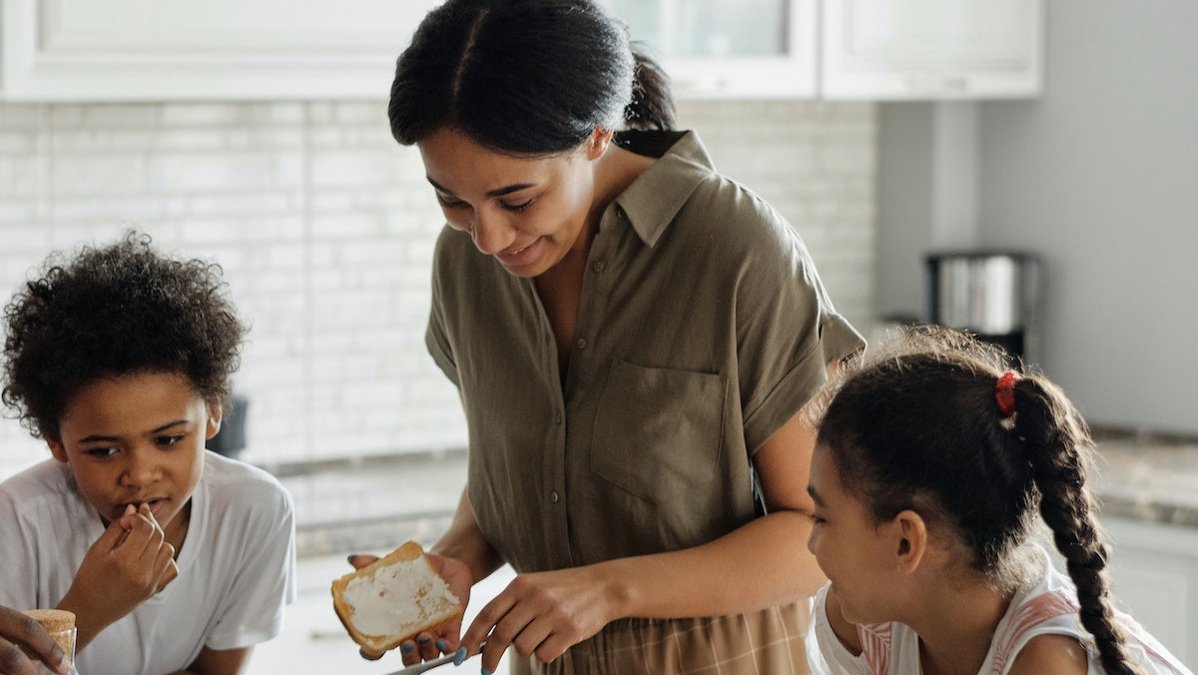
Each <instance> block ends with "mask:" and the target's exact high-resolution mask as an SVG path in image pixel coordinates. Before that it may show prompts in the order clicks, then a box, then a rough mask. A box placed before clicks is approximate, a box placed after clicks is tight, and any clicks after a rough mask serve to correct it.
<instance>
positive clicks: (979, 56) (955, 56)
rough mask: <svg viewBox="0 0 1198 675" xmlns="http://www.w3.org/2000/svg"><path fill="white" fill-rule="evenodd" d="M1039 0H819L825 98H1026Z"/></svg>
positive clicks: (1038, 76)
mask: <svg viewBox="0 0 1198 675" xmlns="http://www.w3.org/2000/svg"><path fill="white" fill-rule="evenodd" d="M1043 33H1044V6H1043V0H823V4H822V17H821V33H820V34H821V37H822V48H821V59H820V94H821V96H823V97H824V98H827V99H871V100H901V99H980V98H1007V97H1032V96H1036V95H1038V94H1039V93H1040V91H1041V88H1042V72H1043V63H1042V61H1043V51H1044V36H1043Z"/></svg>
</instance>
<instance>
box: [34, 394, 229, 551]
mask: <svg viewBox="0 0 1198 675" xmlns="http://www.w3.org/2000/svg"><path fill="white" fill-rule="evenodd" d="M219 429H220V408H219V406H215V407H213V409H210V408H209V406H208V405H207V403H206V402H205V401H204V398H203V397H202V396H201V395H200V394H199V392H197V391H196V390H195V388H194V387H192V385H191V382H190V380H188V378H187V377H185V376H183V375H180V374H177V373H134V374H129V375H122V376H120V377H117V378H113V379H107V378H105V379H99V380H95V381H93V382H89V383H86V384H84V385H83V386H81V387H79V388H78V389H77V390H76V391H75V392H74V393H73V394H72V395H71V396H70V398H69V399H67V404H66V409H65V411H64V413H63V416H62V419H61V420H59V425H58V440H51V441H50V442H49V445H50V450H51V452H52V453H53V454H54V458H55V459H57V460H58V461H60V462H66V463H68V464H69V465H70V467H71V472H72V473H73V474H74V476H75V482H76V483H77V484H78V487H79V491H80V492H81V493H82V494H83V496H84V498H86V499H87V501H88V502H89V503H91V505H92V506H93V507H95V509H96V511H97V512H98V513H99V514H100V517H101V518H103V519H104V521H105V522H106V523H107V522H111V521H114V520H117V519H119V518H120V517H121V514H122V513H124V512H125V508H126V507H127V506H128V505H129V504H133V505H134V507H135V508H136V507H138V506H140V505H141V504H142V503H145V504H147V505H148V506H149V507H150V510H151V511H153V513H154V517H155V519H156V520H157V521H158V523H159V525H161V527H162V529H163V530H164V531H165V532H166V535H167V540H168V541H171V542H172V543H174V544H175V545H176V548H177V547H178V544H179V543H181V538H182V532H184V531H185V528H186V526H187V520H188V516H189V513H190V510H189V509H187V508H186V507H187V506H188V503H189V500H190V499H191V494H192V492H193V491H195V487H196V484H198V483H199V480H200V474H201V472H202V471H203V468H204V441H205V440H206V439H208V438H211V437H212V436H214V435H215V434H216V432H217V431H218V430H219ZM180 514H183V515H182V517H180ZM172 535H174V536H172ZM176 539H177V540H179V541H173V540H176Z"/></svg>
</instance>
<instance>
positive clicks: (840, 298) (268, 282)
mask: <svg viewBox="0 0 1198 675" xmlns="http://www.w3.org/2000/svg"><path fill="white" fill-rule="evenodd" d="M679 114H680V121H681V123H683V124H684V125H686V126H693V127H694V128H697V129H699V130H700V132H701V135H702V137H703V139H704V141H705V142H706V144H707V146H708V149H709V150H710V151H711V154H712V156H713V157H714V159H715V161H716V163H717V166H718V167H720V168H721V169H722V170H723V171H724V172H725V173H727V174H728V175H730V176H732V177H734V178H737V179H740V180H741V181H743V182H744V183H746V184H747V185H749V186H751V187H752V188H753V189H755V190H756V191H757V192H758V193H760V194H761V195H762V196H763V197H765V198H766V199H768V200H770V201H771V202H773V203H774V204H775V206H777V208H778V209H779V210H780V211H781V212H782V213H783V215H785V216H786V217H788V218H789V219H790V220H791V221H792V222H793V223H794V224H795V226H796V227H797V228H798V229H799V231H800V232H801V233H802V234H803V236H804V237H805V239H806V240H807V242H808V245H809V246H810V248H811V251H812V254H813V255H814V257H815V259H816V261H817V263H818V264H819V266H820V270H821V272H822V273H823V276H824V279H825V282H826V283H827V285H828V288H829V290H830V292H831V294H832V297H833V298H834V299H835V301H836V302H837V306H838V308H839V309H840V310H841V311H842V312H843V313H845V314H846V315H847V316H848V317H849V318H850V319H851V320H855V321H858V322H861V321H864V320H865V319H867V318H868V317H871V316H873V314H874V304H873V293H874V282H873V270H874V243H873V238H874V180H875V163H874V151H875V143H876V138H875V110H874V106H872V105H869V104H836V105H827V104H818V103H801V102H788V103H741V102H721V103H686V104H683V105H681V106H680V110H679ZM442 222H443V220H442V218H441V216H440V214H439V211H438V209H437V207H436V203H435V201H434V200H433V198H432V194H431V189H430V188H429V187H428V184H427V182H426V181H425V179H424V171H423V166H422V165H421V162H420V159H419V156H418V155H417V153H416V152H415V151H414V150H412V149H405V148H400V147H399V146H397V145H396V144H395V142H394V141H393V140H392V139H391V137H390V132H389V130H388V127H387V123H386V118H385V103H384V102H383V101H377V102H362V103H327V102H312V103H263V104H142V105H6V104H0V302H7V299H8V297H9V295H10V294H11V292H12V291H13V290H14V289H15V288H16V287H17V286H18V284H19V283H20V282H21V281H22V280H23V279H24V278H25V277H26V275H27V272H28V271H29V270H30V269H31V268H34V267H35V266H37V265H38V264H39V263H40V261H41V260H42V259H43V257H44V256H45V255H46V253H48V252H49V251H50V250H51V249H52V248H66V249H72V248H74V247H75V246H76V245H78V244H80V243H82V242H87V241H95V240H101V241H110V240H112V239H114V238H115V237H116V236H118V235H119V233H120V232H121V230H122V229H123V228H124V227H125V226H127V225H132V226H136V227H138V228H139V229H141V230H143V231H146V232H149V233H150V234H152V235H153V236H154V238H155V240H156V241H157V242H158V243H159V244H160V245H162V246H163V247H165V248H167V249H171V250H176V251H178V252H180V253H183V254H187V255H198V256H202V257H207V258H212V259H215V260H216V261H218V262H220V263H221V264H222V265H223V266H224V268H225V270H226V275H225V276H226V279H227V281H228V282H229V284H230V287H231V290H232V294H233V297H234V299H235V300H236V302H237V303H238V305H239V307H240V309H241V310H242V312H243V313H244V315H245V316H246V317H247V318H248V319H249V320H250V321H251V322H252V324H253V327H252V330H251V333H250V339H249V343H248V345H247V347H246V351H245V355H244V358H243V365H242V368H241V371H240V373H239V374H238V375H237V377H236V381H235V384H236V388H237V389H239V390H241V391H242V392H244V393H246V394H247V395H248V396H249V397H250V399H251V403H250V406H251V407H250V419H249V427H248V430H247V431H248V433H249V448H248V449H247V452H246V455H245V458H246V459H248V460H250V461H254V462H260V463H271V462H285V461H303V460H314V459H324V458H336V457H346V456H356V455H369V454H384V453H391V452H408V451H421V450H435V449H440V448H446V447H460V446H461V445H462V444H463V443H464V441H465V434H464V430H463V427H462V420H461V414H460V411H459V408H458V402H457V398H456V393H455V392H454V391H453V388H452V387H451V386H450V385H449V384H448V383H447V381H446V380H445V378H444V377H443V376H442V375H441V374H440V372H439V371H437V369H436V368H435V367H434V366H433V364H432V361H431V359H430V358H429V357H428V355H427V352H426V350H425V347H424V343H423V336H424V327H425V322H426V319H427V315H428V278H429V269H430V268H429V263H430V256H431V251H432V244H433V240H434V238H435V237H436V234H437V232H438V230H439V227H440V224H441V223H442ZM45 456H47V453H46V451H45V450H44V449H43V447H41V446H39V444H38V443H36V442H35V441H34V440H33V439H31V438H30V437H29V436H28V435H27V434H25V433H24V431H23V430H21V429H20V428H19V427H18V425H17V423H16V422H15V421H12V420H0V479H2V478H3V477H4V476H6V475H8V474H10V473H12V472H13V471H15V470H16V469H17V468H19V467H21V466H25V465H28V464H29V463H31V462H33V461H36V460H38V459H40V458H43V457H45Z"/></svg>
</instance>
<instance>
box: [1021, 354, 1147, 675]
mask: <svg viewBox="0 0 1198 675" xmlns="http://www.w3.org/2000/svg"><path fill="white" fill-rule="evenodd" d="M1014 389H1015V429H1014V432H1015V434H1016V435H1017V436H1018V437H1019V439H1020V440H1021V442H1022V443H1023V444H1024V447H1025V449H1026V452H1027V459H1028V462H1029V463H1030V464H1031V467H1032V476H1033V480H1034V481H1035V483H1036V487H1037V489H1038V490H1039V492H1040V515H1041V516H1042V517H1043V518H1044V521H1045V522H1046V523H1047V524H1048V526H1049V528H1051V529H1052V533H1053V539H1054V541H1055V542H1056V546H1057V549H1058V550H1059V551H1060V552H1061V554H1062V555H1063V556H1064V557H1065V561H1066V566H1067V568H1068V570H1069V576H1070V577H1071V578H1072V579H1073V583H1074V584H1075V585H1076V586H1077V597H1078V603H1079V604H1080V608H1079V613H1080V615H1081V622H1082V625H1083V626H1085V627H1086V630H1088V631H1089V632H1090V633H1091V634H1092V635H1093V636H1094V639H1095V642H1096V646H1097V648H1098V652H1099V655H1100V657H1101V659H1102V666H1103V668H1104V669H1105V671H1106V672H1107V673H1109V675H1139V673H1141V672H1142V671H1141V670H1140V669H1139V668H1137V667H1136V666H1135V665H1133V664H1132V662H1131V659H1130V658H1129V657H1128V654H1127V650H1126V648H1125V647H1124V645H1125V637H1124V634H1123V631H1122V629H1121V628H1120V627H1119V625H1118V624H1117V623H1116V622H1115V617H1114V613H1113V611H1112V609H1111V602H1110V584H1109V581H1108V579H1107V572H1106V568H1107V562H1108V556H1109V549H1108V547H1107V545H1106V544H1105V543H1104V542H1103V540H1102V535H1101V533H1100V529H1099V526H1098V521H1097V520H1096V518H1095V512H1096V510H1095V508H1094V505H1093V503H1092V501H1091V498H1090V493H1089V491H1088V490H1087V489H1086V487H1085V482H1086V477H1087V474H1088V473H1089V465H1088V464H1089V463H1088V460H1087V454H1086V452H1085V446H1087V445H1088V444H1089V442H1090V441H1089V432H1088V430H1087V429H1086V425H1085V422H1084V421H1082V419H1081V416H1080V415H1079V414H1078V412H1077V410H1076V409H1075V408H1074V407H1073V405H1072V404H1071V403H1070V402H1069V400H1068V399H1067V398H1065V396H1064V394H1062V393H1061V392H1060V390H1059V389H1057V388H1056V386H1054V385H1053V384H1052V383H1050V382H1048V381H1046V380H1043V379H1040V378H1034V377H1033V378H1028V379H1023V380H1020V381H1019V382H1018V383H1016V384H1015V387H1014Z"/></svg>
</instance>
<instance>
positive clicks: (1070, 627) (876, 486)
mask: <svg viewBox="0 0 1198 675" xmlns="http://www.w3.org/2000/svg"><path fill="white" fill-rule="evenodd" d="M1002 364H1003V362H1002V357H1001V355H1000V354H999V353H997V352H996V351H995V350H991V349H989V348H986V347H983V346H981V345H980V344H978V343H975V342H973V341H971V340H970V339H969V338H967V337H966V336H963V335H961V334H958V333H953V332H950V331H941V330H922V331H912V332H911V333H909V334H908V336H907V338H906V340H905V341H903V342H901V343H900V344H899V345H898V346H897V347H896V348H894V349H893V350H891V351H889V352H887V353H883V354H882V355H880V356H879V357H874V358H871V360H870V362H869V363H868V364H867V365H865V366H864V367H863V368H862V369H861V370H859V371H857V372H855V373H853V374H852V375H850V376H849V377H848V378H847V381H845V383H844V384H843V386H841V388H840V389H839V390H838V391H837V392H836V394H835V396H834V398H833V399H832V402H831V403H830V404H829V406H828V409H827V412H826V414H825V416H824V419H823V422H822V424H821V426H820V430H819V435H818V439H817V445H816V451H815V453H814V456H813V460H812V466H811V475H810V485H809V487H808V491H809V492H810V494H811V496H812V498H813V499H814V501H815V505H816V508H815V527H814V529H813V530H812V534H811V537H810V540H809V542H808V547H809V548H810V549H811V551H812V553H814V554H815V557H816V560H817V561H818V562H819V565H820V567H821V568H822V569H823V570H824V572H825V573H826V574H827V575H828V578H829V579H830V580H831V583H829V584H828V585H827V586H825V587H824V589H823V590H821V591H820V593H819V595H818V596H817V599H816V611H815V619H814V625H813V627H812V631H811V633H810V634H809V636H808V642H809V650H810V653H811V655H812V667H813V669H814V670H815V671H816V672H817V673H824V672H832V673H861V674H872V675H905V674H911V675H919V674H921V673H922V674H923V675H942V674H962V675H973V674H974V673H977V674H978V675H1000V674H1006V673H1013V674H1025V675H1026V674H1031V673H1036V674H1040V673H1053V674H1061V675H1066V674H1069V673H1078V674H1081V673H1089V674H1097V673H1108V674H1109V675H1117V674H1118V675H1122V674H1124V673H1188V672H1189V671H1188V670H1186V668H1185V667H1184V666H1182V665H1181V663H1180V662H1178V661H1177V659H1176V658H1174V657H1173V656H1172V655H1170V654H1169V653H1168V652H1167V651H1166V650H1165V649H1164V648H1163V647H1162V646H1161V645H1160V644H1159V643H1158V642H1157V641H1156V640H1155V639H1153V638H1152V637H1151V636H1149V635H1147V634H1146V633H1145V632H1144V631H1143V630H1142V629H1141V628H1140V626H1139V625H1138V624H1136V623H1135V622H1134V621H1133V620H1132V619H1131V618H1130V617H1128V616H1127V615H1125V614H1122V613H1120V612H1117V611H1115V610H1113V609H1112V607H1111V600H1110V596H1109V589H1108V584H1107V578H1106V573H1105V568H1106V566H1107V558H1108V548H1107V545H1106V544H1104V543H1103V541H1102V537H1101V535H1100V533H1099V529H1098V523H1097V521H1096V520H1095V513H1094V509H1093V506H1092V503H1091V499H1090V495H1089V492H1088V491H1087V488H1086V485H1085V481H1086V476H1087V471H1088V464H1089V459H1090V453H1091V452H1092V448H1091V442H1090V439H1089V436H1088V431H1087V429H1086V426H1085V423H1084V422H1083V421H1082V420H1081V418H1080V417H1079V415H1078V413H1077V411H1076V410H1075V409H1074V407H1073V405H1072V404H1071V403H1070V402H1069V400H1068V399H1067V398H1065V396H1064V395H1063V394H1062V393H1061V391H1060V390H1059V389H1058V388H1057V387H1056V386H1055V385H1053V384H1052V383H1051V382H1049V381H1048V380H1046V379H1044V378H1043V377H1039V376H1033V375H1020V374H1018V373H1016V372H1015V371H1010V370H1005V366H1003V365H1002ZM1037 511H1038V512H1039V514H1040V516H1041V517H1042V518H1043V520H1044V522H1046V523H1047V524H1048V526H1049V527H1050V528H1051V530H1052V534H1053V537H1054V539H1055V541H1056V546H1057V549H1058V550H1059V551H1060V552H1061V554H1062V555H1063V556H1064V558H1065V561H1066V565H1067V567H1068V570H1069V577H1071V578H1072V583H1071V582H1070V579H1069V578H1067V577H1065V576H1064V575H1062V574H1060V573H1059V572H1057V571H1056V570H1055V569H1054V568H1053V566H1052V564H1051V561H1050V559H1049V557H1048V552H1047V551H1046V550H1045V549H1043V548H1042V547H1040V546H1039V545H1038V544H1035V543H1033V538H1034V537H1033V534H1032V530H1033V525H1034V523H1035V521H1036V513H1037ZM1075 585H1076V590H1075ZM819 655H822V657H823V658H822V660H821V659H820V658H819ZM825 661H826V663H825Z"/></svg>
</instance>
